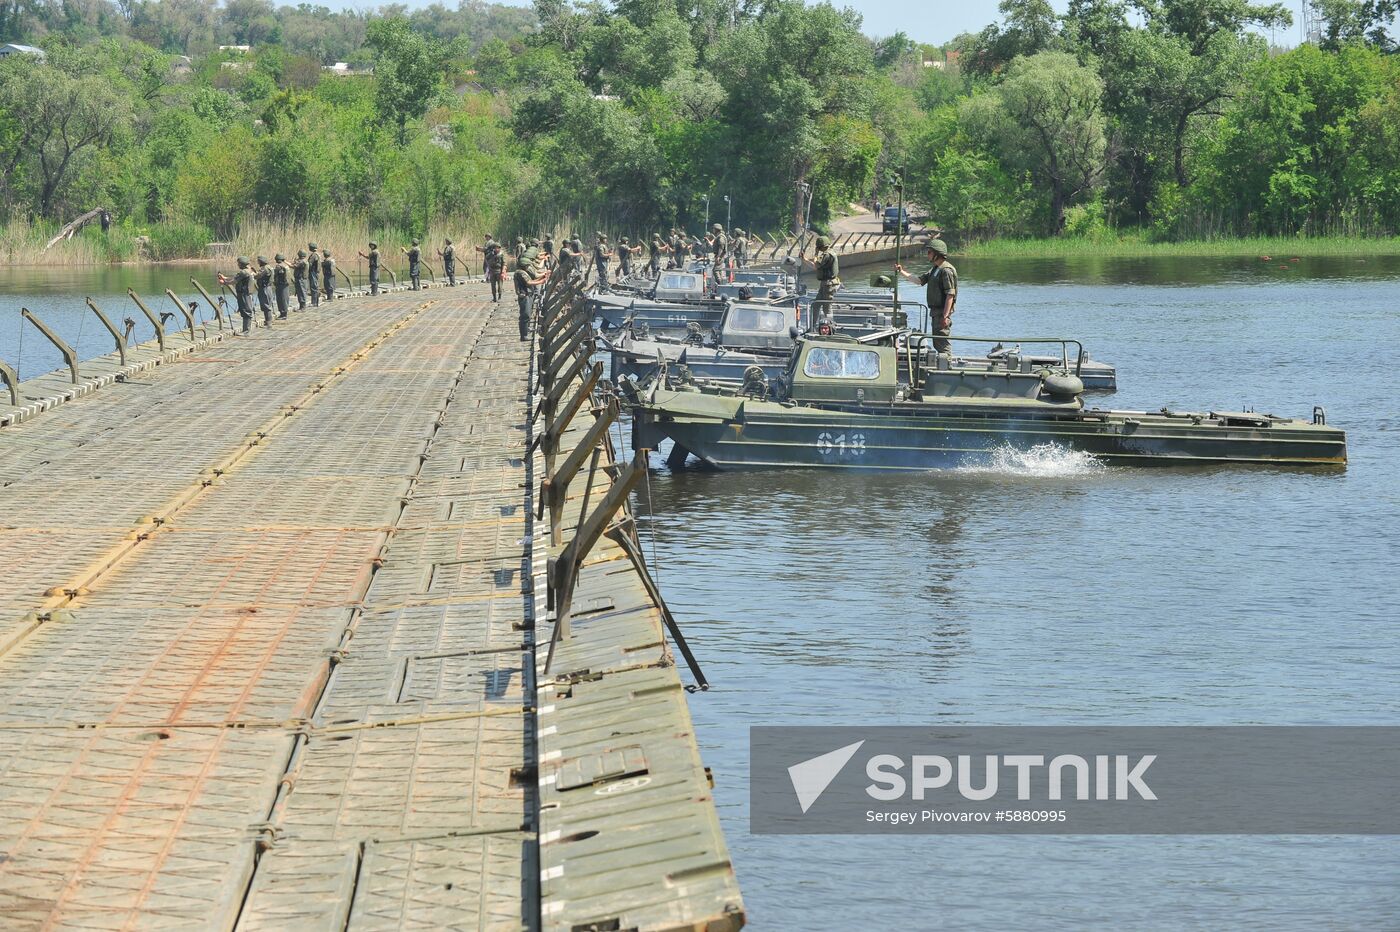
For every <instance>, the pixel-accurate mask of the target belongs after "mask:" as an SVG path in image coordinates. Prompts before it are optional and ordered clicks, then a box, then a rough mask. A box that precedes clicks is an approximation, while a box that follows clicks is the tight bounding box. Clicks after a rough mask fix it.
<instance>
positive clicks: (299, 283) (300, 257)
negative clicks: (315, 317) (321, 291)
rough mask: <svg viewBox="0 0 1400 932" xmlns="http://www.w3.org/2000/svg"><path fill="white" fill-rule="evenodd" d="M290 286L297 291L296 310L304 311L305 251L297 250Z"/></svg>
mask: <svg viewBox="0 0 1400 932" xmlns="http://www.w3.org/2000/svg"><path fill="white" fill-rule="evenodd" d="M292 284H293V285H295V286H296V290H297V310H299V311H304V310H306V250H305V249H298V250H297V261H295V262H293V263H292Z"/></svg>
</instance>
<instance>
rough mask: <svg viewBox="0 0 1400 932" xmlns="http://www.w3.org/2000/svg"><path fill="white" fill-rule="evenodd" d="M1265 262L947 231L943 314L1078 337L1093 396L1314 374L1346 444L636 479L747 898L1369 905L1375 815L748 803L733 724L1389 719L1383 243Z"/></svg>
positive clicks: (966, 921) (939, 908)
mask: <svg viewBox="0 0 1400 932" xmlns="http://www.w3.org/2000/svg"><path fill="white" fill-rule="evenodd" d="M1282 264H1284V265H1286V266H1288V267H1287V268H1283V269H1280V268H1278V266H1279V265H1280V262H1279V261H1277V260H1274V261H1271V262H1264V261H1262V260H1257V259H1256V260H1212V261H1200V260H1173V261H1165V262H1162V261H1158V262H1150V261H1147V262H1145V261H1133V262H1118V263H1113V262H1092V263H1079V264H1076V263H1067V262H1060V261H1054V262H1005V261H1002V262H990V261H985V262H970V261H969V262H960V263H958V265H959V271H960V272H961V273H962V282H963V293H962V295H961V297H960V299H959V306H958V312H957V317H956V320H955V325H954V326H955V332H956V331H958V330H961V331H962V332H964V333H969V332H975V333H979V334H981V333H988V334H992V335H995V334H1008V335H1011V336H1015V335H1017V334H1020V335H1061V334H1065V335H1072V336H1075V337H1079V338H1081V339H1083V340H1084V342H1085V344H1086V345H1087V346H1088V347H1089V349H1090V351H1091V352H1092V353H1093V355H1094V356H1095V357H1096V358H1101V359H1104V360H1107V361H1110V362H1114V363H1116V364H1117V365H1118V367H1119V384H1120V385H1121V389H1120V391H1119V392H1118V394H1117V395H1115V396H1108V397H1107V398H1106V399H1103V400H1105V401H1107V402H1108V403H1110V404H1111V405H1112V406H1113V407H1122V408H1139V409H1142V408H1147V409H1153V408H1158V407H1161V406H1162V405H1170V406H1172V407H1174V408H1177V409H1182V408H1186V409H1200V410H1204V409H1208V408H1219V409H1231V410H1238V409H1240V408H1241V407H1242V406H1244V405H1252V406H1254V407H1255V408H1256V409H1258V410H1261V411H1273V412H1276V413H1280V414H1292V415H1295V416H1300V417H1306V416H1308V415H1309V414H1310V412H1311V411H1312V406H1313V405H1314V404H1321V405H1323V406H1325V408H1326V410H1327V414H1328V417H1329V420H1330V422H1331V423H1333V424H1336V425H1340V426H1343V427H1345V428H1346V429H1347V431H1348V441H1349V452H1350V465H1349V467H1348V468H1347V469H1346V470H1345V471H1336V470H1326V471H1308V470H1289V469H1279V468H1248V469H1246V468H1218V467H1209V468H1172V469H1139V470H1133V469H1127V468H1121V467H1120V468H1106V467H1103V466H1100V465H1098V464H1097V463H1094V462H1092V461H1089V460H1085V459H1083V458H1080V457H1075V456H1069V455H1064V454H1062V453H1057V452H1055V451H1053V450H1038V451H1033V452H1031V453H1014V452H1011V451H1006V452H1004V453H1003V454H1002V455H1000V456H999V457H998V458H997V460H996V461H995V462H994V463H993V464H992V465H991V466H990V467H979V468H975V469H963V470H952V471H946V472H930V473H928V474H925V475H915V476H909V475H899V476H885V475H878V474H866V475H861V474H849V473H843V474H842V475H839V476H838V475H825V474H816V473H808V472H761V473H728V474H713V473H703V472H698V471H686V472H681V473H677V474H670V473H668V472H666V471H665V469H664V468H662V469H661V470H660V471H659V472H657V473H656V474H654V475H653V476H652V477H651V483H650V507H651V509H652V510H653V513H654V518H653V520H652V521H651V522H650V523H651V526H652V527H653V528H654V530H655V536H656V550H657V555H658V558H659V563H660V576H661V581H662V587H663V590H664V591H665V592H666V594H667V597H668V599H669V601H670V604H671V607H672V609H673V610H674V611H675V612H676V614H677V616H678V618H679V619H680V621H681V623H682V624H683V626H684V628H685V630H686V632H687V634H688V635H689V637H690V639H691V642H692V646H694V647H695V648H696V650H697V652H698V654H699V656H700V658H701V660H702V662H703V664H704V666H705V669H706V673H707V674H708V675H709V677H710V679H711V681H712V682H713V684H714V688H713V689H711V691H710V692H708V693H704V694H697V695H695V696H694V697H692V701H691V710H692V714H693V715H694V718H695V722H696V726H697V728H698V731H699V736H700V740H701V743H702V750H703V753H704V756H705V761H706V763H707V764H708V765H709V766H711V767H712V768H713V770H714V773H715V779H716V784H717V786H716V791H715V792H716V797H717V800H718V802H719V805H720V808H721V813H722V817H723V819H724V822H725V828H726V830H727V833H728V841H729V847H730V852H731V854H732V856H733V858H734V862H735V865H736V869H737V871H738V874H739V880H740V883H741V885H742V887H743V891H744V897H745V901H746V903H747V906H748V909H749V912H750V915H751V917H752V922H753V927H754V928H759V929H866V928H897V929H904V928H940V929H1004V928H1029V927H1057V928H1058V927H1067V926H1091V927H1099V928H1103V927H1113V928H1181V927H1192V928H1222V927H1227V928H1228V927H1242V926H1249V927H1258V928H1299V929H1301V928H1317V927H1324V928H1346V929H1352V928H1396V927H1397V922H1400V920H1398V919H1397V917H1400V839H1395V838H1385V837H1378V838H1366V837H1344V838H1307V837H1283V838H1278V837H1263V838H1250V837H1126V838H1119V837H1082V838H1081V837H1060V838H1053V837H985V838H979V837H966V836H964V837H945V838H936V837H931V836H928V837H894V836H890V837H885V836H880V837H851V836H840V837H807V838H803V837H779V836H757V835H751V834H749V831H748V813H747V806H748V787H747V769H748V757H749V752H748V729H749V727H750V726H751V725H770V724H801V725H814V724H841V725H859V724H866V723H870V724H916V723H926V722H927V723H938V724H964V723H966V724H987V725H1028V724H1078V723H1094V724H1162V725H1187V724H1318V723H1335V724H1362V723H1366V724H1394V723H1395V722H1396V712H1397V707H1398V706H1400V685H1398V684H1400V645H1397V624H1396V620H1397V617H1400V611H1398V610H1397V605H1400V582H1397V570H1398V569H1400V468H1397V462H1400V442H1397V432H1396V431H1397V428H1398V427H1400V414H1397V412H1400V401H1397V399H1400V362H1397V359H1396V354H1395V352H1394V347H1396V346H1397V345H1400V261H1396V260H1393V259H1368V260H1366V261H1364V262H1363V261H1359V260H1342V259H1330V260H1316V261H1309V260H1307V259H1306V258H1304V259H1303V260H1302V261H1299V262H1288V261H1287V259H1286V258H1285V260H1284V261H1283V263H1282ZM848 277H849V276H848Z"/></svg>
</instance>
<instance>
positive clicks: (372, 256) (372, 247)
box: [360, 240, 379, 294]
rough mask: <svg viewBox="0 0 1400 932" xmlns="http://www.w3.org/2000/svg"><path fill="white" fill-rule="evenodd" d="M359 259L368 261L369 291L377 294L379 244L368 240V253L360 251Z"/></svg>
mask: <svg viewBox="0 0 1400 932" xmlns="http://www.w3.org/2000/svg"><path fill="white" fill-rule="evenodd" d="M360 258H361V259H367V260H368V261H369V293H370V294H379V244H378V243H376V242H375V241H374V240H370V241H369V253H368V254H365V253H363V252H362V253H360Z"/></svg>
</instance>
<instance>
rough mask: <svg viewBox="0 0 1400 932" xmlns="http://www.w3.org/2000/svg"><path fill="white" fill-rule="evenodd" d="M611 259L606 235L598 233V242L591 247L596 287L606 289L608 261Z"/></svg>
mask: <svg viewBox="0 0 1400 932" xmlns="http://www.w3.org/2000/svg"><path fill="white" fill-rule="evenodd" d="M611 258H612V250H611V249H609V248H608V235H607V234H606V233H603V232H602V231H599V233H598V242H597V243H596V244H595V245H594V247H593V264H594V265H595V266H597V268H598V287H599V288H603V289H606V288H607V287H608V260H609V259H611Z"/></svg>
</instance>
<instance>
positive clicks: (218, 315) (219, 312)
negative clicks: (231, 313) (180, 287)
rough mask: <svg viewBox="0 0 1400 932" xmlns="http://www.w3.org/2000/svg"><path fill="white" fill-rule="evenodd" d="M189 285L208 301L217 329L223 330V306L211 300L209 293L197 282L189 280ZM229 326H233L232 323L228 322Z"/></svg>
mask: <svg viewBox="0 0 1400 932" xmlns="http://www.w3.org/2000/svg"><path fill="white" fill-rule="evenodd" d="M190 284H191V285H194V286H195V287H196V288H198V289H199V293H200V294H202V295H204V300H206V301H208V302H209V306H210V307H211V308H213V310H214V319H215V320H216V321H218V323H219V329H220V330H222V329H224V306H223V305H222V304H220V303H219V302H218V301H215V300H214V299H213V298H211V297H210V296H209V292H207V291H205V290H204V286H203V285H201V284H200V283H199V282H197V281H195V280H194V279H193V278H191V279H190ZM229 326H230V327H232V326H233V324H232V322H230V324H229Z"/></svg>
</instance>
